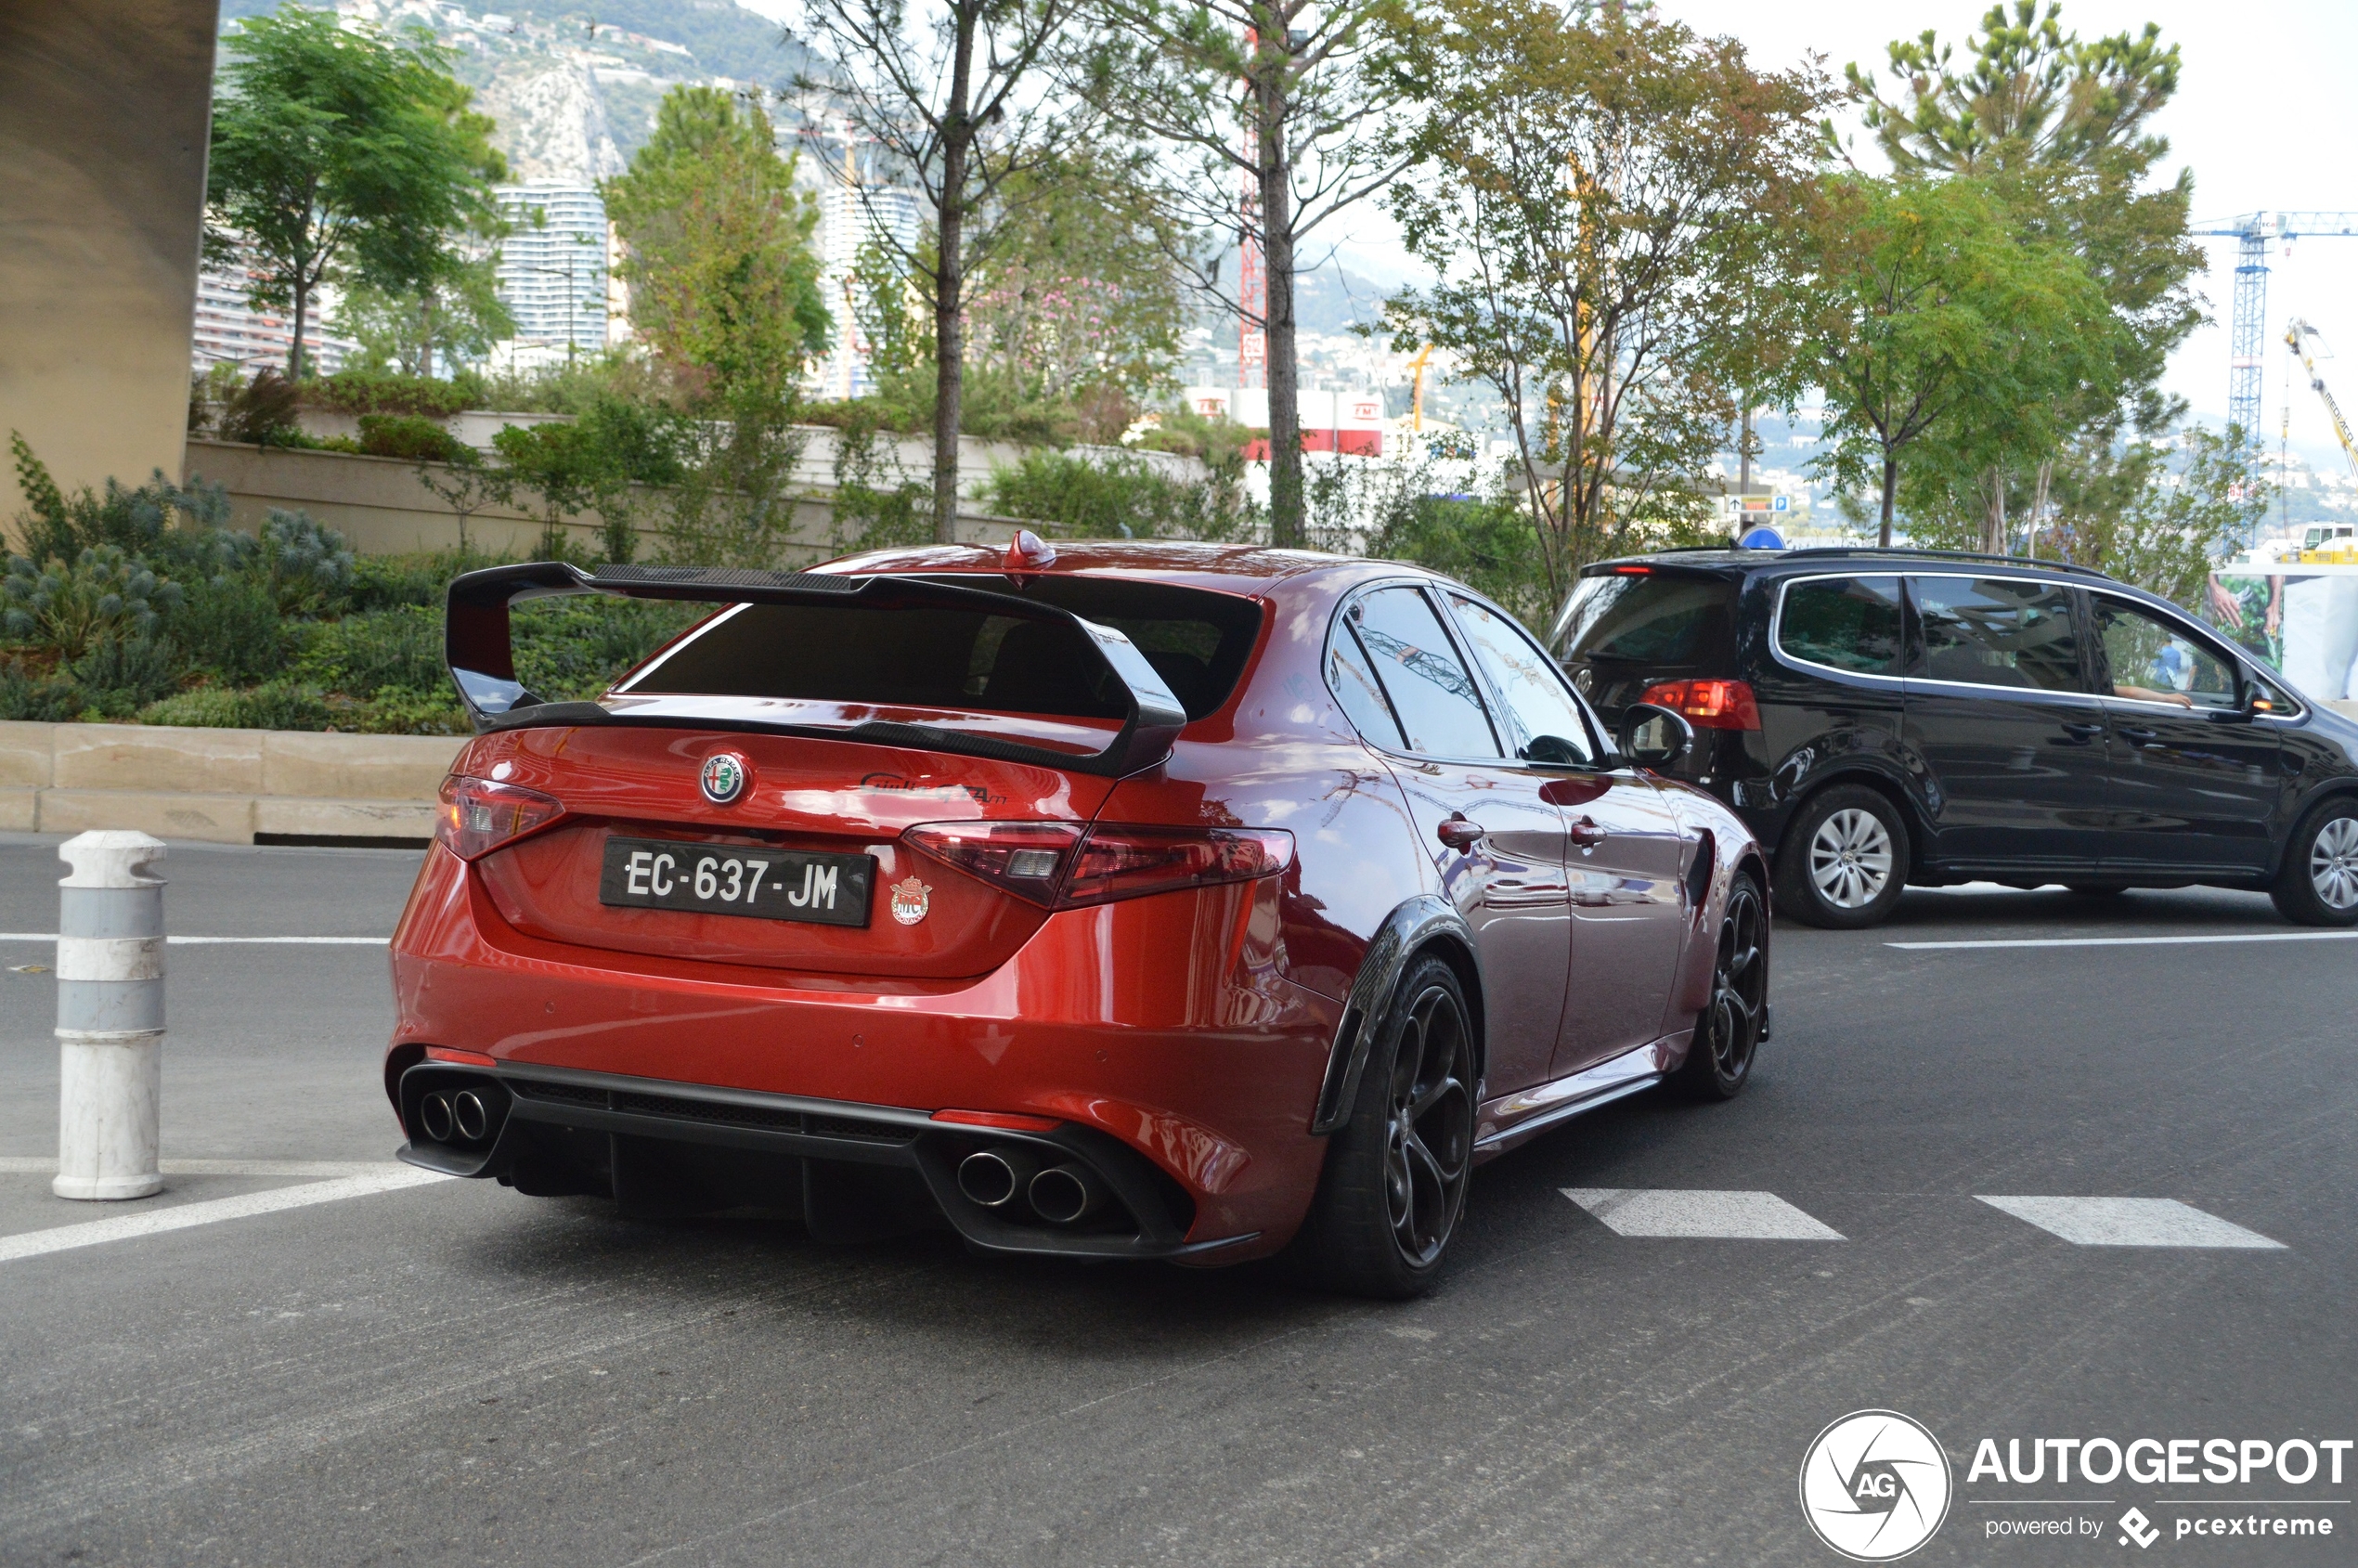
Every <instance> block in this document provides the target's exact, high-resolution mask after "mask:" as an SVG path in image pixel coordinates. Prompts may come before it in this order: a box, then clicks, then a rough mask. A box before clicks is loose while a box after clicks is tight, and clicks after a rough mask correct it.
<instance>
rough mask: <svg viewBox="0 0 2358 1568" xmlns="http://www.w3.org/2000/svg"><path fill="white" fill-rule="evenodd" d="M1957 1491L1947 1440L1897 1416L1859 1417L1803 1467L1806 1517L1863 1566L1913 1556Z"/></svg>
mask: <svg viewBox="0 0 2358 1568" xmlns="http://www.w3.org/2000/svg"><path fill="white" fill-rule="evenodd" d="M1953 1485H1954V1482H1953V1478H1952V1477H1951V1475H1950V1470H1949V1456H1948V1455H1947V1454H1946V1453H1944V1452H1943V1451H1942V1450H1941V1446H1940V1440H1939V1439H1938V1438H1937V1437H1935V1436H1933V1434H1932V1433H1931V1432H1929V1431H1927V1430H1926V1429H1925V1428H1924V1425H1923V1424H1922V1423H1920V1422H1918V1421H1914V1420H1911V1419H1909V1418H1908V1417H1906V1416H1903V1415H1901V1414H1899V1412H1898V1411H1897V1410H1855V1411H1853V1412H1851V1413H1850V1414H1849V1415H1847V1416H1845V1417H1843V1418H1842V1419H1840V1420H1838V1421H1836V1422H1834V1423H1833V1425H1832V1426H1829V1427H1828V1428H1826V1430H1825V1431H1823V1432H1820V1433H1819V1434H1818V1437H1817V1440H1816V1441H1815V1442H1813V1443H1811V1444H1810V1445H1809V1452H1808V1453H1807V1454H1806V1455H1805V1456H1803V1458H1802V1461H1801V1511H1802V1514H1803V1516H1804V1517H1805V1518H1807V1520H1808V1521H1809V1528H1811V1529H1812V1530H1814V1531H1816V1532H1817V1533H1818V1538H1819V1539H1820V1540H1821V1541H1823V1542H1825V1543H1826V1545H1828V1546H1830V1547H1832V1548H1833V1549H1834V1550H1836V1551H1838V1552H1840V1553H1842V1555H1843V1556H1845V1557H1847V1558H1849V1559H1851V1560H1852V1561H1853V1562H1891V1561H1893V1560H1894V1559H1896V1558H1901V1557H1905V1556H1907V1555H1908V1554H1909V1553H1910V1552H1911V1551H1913V1550H1915V1549H1917V1548H1918V1547H1920V1546H1922V1545H1924V1543H1925V1542H1926V1541H1928V1540H1930V1539H1932V1537H1933V1534H1934V1532H1936V1531H1937V1530H1938V1529H1939V1528H1940V1522H1941V1521H1942V1520H1944V1519H1946V1518H1948V1517H1949V1503H1950V1495H1951V1490H1952V1487H1953Z"/></svg>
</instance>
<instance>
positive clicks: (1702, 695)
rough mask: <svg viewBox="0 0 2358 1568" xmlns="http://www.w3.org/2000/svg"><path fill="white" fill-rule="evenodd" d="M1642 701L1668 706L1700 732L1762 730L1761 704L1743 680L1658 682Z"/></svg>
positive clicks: (1641, 698)
mask: <svg viewBox="0 0 2358 1568" xmlns="http://www.w3.org/2000/svg"><path fill="white" fill-rule="evenodd" d="M1638 700H1639V702H1641V703H1652V704H1653V705H1654V706H1657V707H1666V708H1668V709H1669V710H1670V711H1671V712H1673V713H1675V714H1678V716H1679V717H1681V718H1683V719H1686V721H1687V722H1688V723H1690V724H1692V725H1693V726H1694V727H1695V728H1696V729H1698V730H1757V729H1759V728H1760V705H1759V704H1758V703H1756V702H1754V701H1753V700H1752V687H1751V686H1750V685H1748V684H1746V683H1745V682H1743V681H1742V680H1657V681H1655V682H1654V683H1653V684H1652V685H1651V686H1649V687H1647V688H1646V689H1645V690H1644V691H1643V692H1641V693H1639V695H1638Z"/></svg>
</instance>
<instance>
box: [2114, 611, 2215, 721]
mask: <svg viewBox="0 0 2358 1568" xmlns="http://www.w3.org/2000/svg"><path fill="white" fill-rule="evenodd" d="M2095 605H2096V634H2097V636H2098V637H2100V638H2102V639H2103V641H2104V646H2105V665H2106V666H2107V667H2108V671H2107V674H2106V676H2105V679H2106V680H2109V681H2110V682H2111V685H2110V687H2109V690H2110V692H2111V693H2112V694H2113V695H2114V696H2116V697H2126V698H2128V699H2129V700H2130V701H2131V702H2144V703H2168V704H2170V706H2173V707H2201V708H2221V707H2234V706H2236V705H2235V661H2234V660H2233V659H2230V658H2229V657H2227V655H2226V654H2223V653H2222V652H2221V651H2220V650H2219V649H2218V648H2217V647H2216V646H2214V645H2212V643H2211V642H2210V641H2209V639H2208V638H2202V637H2196V635H2195V634H2194V633H2193V632H2192V631H2190V630H2188V629H2187V628H2184V627H2181V626H2176V625H2173V624H2171V623H2170V622H2169V621H2166V620H2164V619H2162V618H2161V617H2160V616H2157V615H2155V614H2153V613H2152V612H2151V611H2149V610H2145V609H2144V608H2141V607H2140V606H2138V605H2135V604H2131V603H2129V602H2128V601H2126V600H2122V599H2115V598H2112V597H2110V596H2109V595H2107V594H2102V593H2100V594H2097V595H2096V596H2095Z"/></svg>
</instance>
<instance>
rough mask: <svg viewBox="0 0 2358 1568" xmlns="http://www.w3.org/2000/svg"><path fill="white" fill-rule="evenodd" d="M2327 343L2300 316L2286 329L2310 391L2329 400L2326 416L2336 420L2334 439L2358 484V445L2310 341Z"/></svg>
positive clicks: (2288, 341)
mask: <svg viewBox="0 0 2358 1568" xmlns="http://www.w3.org/2000/svg"><path fill="white" fill-rule="evenodd" d="M2311 338H2317V339H2318V340H2319V341H2320V342H2322V341H2324V340H2323V336H2322V334H2320V333H2319V332H2318V330H2317V329H2316V328H2314V327H2312V326H2311V325H2310V324H2309V323H2308V322H2306V321H2303V320H2302V319H2300V317H2298V316H2296V317H2293V318H2292V321H2291V323H2290V324H2289V325H2288V326H2287V327H2286V328H2285V346H2286V347H2287V348H2289V349H2291V350H2292V351H2293V353H2294V354H2296V355H2298V356H2300V368H2301V369H2304V370H2306V371H2308V372H2309V389H2310V390H2311V391H2312V392H2314V393H2315V394H2316V395H2318V396H2319V397H2321V398H2323V399H2324V400H2325V404H2326V413H2327V414H2330V415H2331V416H2332V417H2333V421H2334V439H2335V440H2337V441H2339V442H2340V443H2341V455H2342V457H2343V458H2344V459H2346V460H2348V461H2349V463H2350V477H2351V478H2352V480H2358V441H2352V439H2351V437H2350V421H2348V420H2345V419H2343V418H2342V417H2341V405H2340V404H2339V403H2337V402H2335V401H2334V395H2333V394H2332V393H2330V392H2327V391H2326V378H2325V377H2323V376H2321V375H2319V374H2318V373H2317V361H2316V360H2315V359H2314V358H2313V357H2312V356H2310V353H2309V340H2310V339H2311Z"/></svg>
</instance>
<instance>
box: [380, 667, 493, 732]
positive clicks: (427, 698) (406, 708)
mask: <svg viewBox="0 0 2358 1568" xmlns="http://www.w3.org/2000/svg"><path fill="white" fill-rule="evenodd" d="M350 717H351V721H352V728H354V729H356V730H358V731H360V732H363V733H366V734H371V735H463V734H466V733H468V732H470V731H471V730H473V724H471V723H470V722H469V721H468V719H467V710H466V709H465V708H463V707H461V706H459V694H458V693H456V692H455V691H453V690H451V687H450V683H449V682H448V681H447V680H445V681H444V682H443V684H442V686H441V689H440V690H438V691H434V692H409V691H401V690H397V689H395V688H394V687H391V686H388V687H386V688H385V689H384V690H383V691H381V692H379V693H377V694H376V695H375V696H374V697H372V698H370V699H369V701H368V702H366V703H363V704H361V705H359V706H356V708H355V709H354V710H353V712H352V714H351V716H350Z"/></svg>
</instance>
